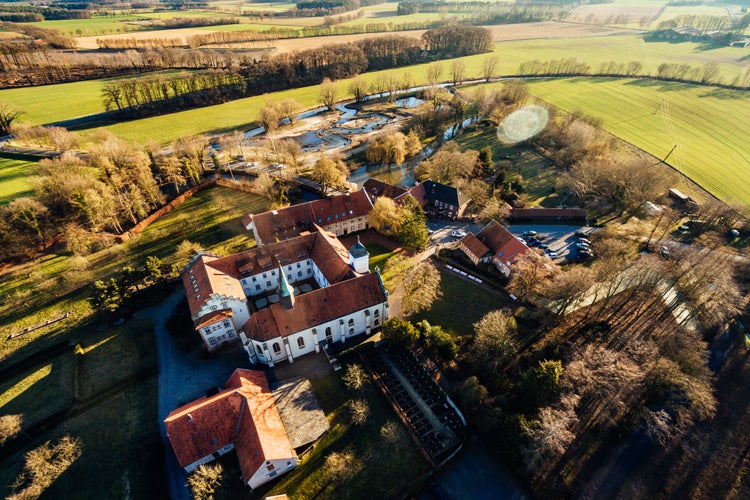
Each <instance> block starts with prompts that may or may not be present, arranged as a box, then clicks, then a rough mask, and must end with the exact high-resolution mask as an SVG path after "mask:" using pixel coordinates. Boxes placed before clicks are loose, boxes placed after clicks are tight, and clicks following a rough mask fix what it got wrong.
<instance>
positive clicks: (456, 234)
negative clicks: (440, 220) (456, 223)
mask: <svg viewBox="0 0 750 500" xmlns="http://www.w3.org/2000/svg"><path fill="white" fill-rule="evenodd" d="M451 236H453V237H454V238H463V237H464V236H466V232H465V231H461V230H460V229H459V230H456V231H451Z"/></svg>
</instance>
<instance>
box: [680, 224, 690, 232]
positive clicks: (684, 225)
mask: <svg viewBox="0 0 750 500" xmlns="http://www.w3.org/2000/svg"><path fill="white" fill-rule="evenodd" d="M677 229H678V230H679V231H680V232H681V233H687V232H688V231H690V226H688V225H687V224H683V225H681V226H680V227H678V228H677Z"/></svg>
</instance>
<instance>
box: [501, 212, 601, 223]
mask: <svg viewBox="0 0 750 500" xmlns="http://www.w3.org/2000/svg"><path fill="white" fill-rule="evenodd" d="M508 220H509V221H511V222H515V223H523V222H532V223H537V224H540V223H561V222H567V223H578V224H585V223H586V210H584V209H583V208H512V209H511V210H510V214H509V215H508Z"/></svg>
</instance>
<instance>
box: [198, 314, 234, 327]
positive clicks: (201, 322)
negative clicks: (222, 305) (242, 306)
mask: <svg viewBox="0 0 750 500" xmlns="http://www.w3.org/2000/svg"><path fill="white" fill-rule="evenodd" d="M232 316H233V314H232V310H231V309H222V310H220V311H211V312H210V313H208V314H204V315H203V316H201V317H200V318H198V319H197V320H195V329H196V330H198V329H200V328H203V327H204V326H208V325H212V324H214V323H218V322H219V321H222V320H224V319H228V318H231V317H232Z"/></svg>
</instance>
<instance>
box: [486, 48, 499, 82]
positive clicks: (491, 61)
mask: <svg viewBox="0 0 750 500" xmlns="http://www.w3.org/2000/svg"><path fill="white" fill-rule="evenodd" d="M498 64H500V58H499V57H498V56H496V55H488V56H487V57H485V58H484V60H483V61H482V77H483V78H484V81H485V82H489V81H490V80H491V79H492V77H493V76H495V71H497V66H498Z"/></svg>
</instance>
